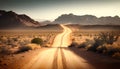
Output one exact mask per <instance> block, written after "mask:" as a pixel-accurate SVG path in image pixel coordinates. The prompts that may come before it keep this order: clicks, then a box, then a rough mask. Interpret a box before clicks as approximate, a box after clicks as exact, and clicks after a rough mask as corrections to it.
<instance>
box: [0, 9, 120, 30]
mask: <svg viewBox="0 0 120 69" xmlns="http://www.w3.org/2000/svg"><path fill="white" fill-rule="evenodd" d="M61 23H71V24H79V25H120V17H119V16H114V17H111V16H108V17H100V18H97V17H96V16H93V15H83V16H78V15H74V14H63V15H61V16H59V17H58V18H56V19H55V20H54V21H53V22H50V21H43V22H38V21H35V20H34V19H32V18H30V17H29V16H27V15H25V14H17V13H15V12H13V11H5V10H0V29H16V28H18V29H19V28H20V29H21V28H22V29H26V28H37V29H38V28H40V27H43V26H47V27H48V26H50V27H53V26H55V25H53V24H56V26H57V24H61ZM47 24H52V26H51V25H47Z"/></svg>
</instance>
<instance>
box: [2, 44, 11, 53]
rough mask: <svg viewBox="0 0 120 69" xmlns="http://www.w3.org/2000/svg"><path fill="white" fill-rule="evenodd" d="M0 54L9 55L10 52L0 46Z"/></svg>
mask: <svg viewBox="0 0 120 69" xmlns="http://www.w3.org/2000/svg"><path fill="white" fill-rule="evenodd" d="M0 54H4V55H7V54H11V51H10V50H9V49H8V48H6V47H5V46H0Z"/></svg>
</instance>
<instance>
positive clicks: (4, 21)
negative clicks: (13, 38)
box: [0, 10, 40, 29]
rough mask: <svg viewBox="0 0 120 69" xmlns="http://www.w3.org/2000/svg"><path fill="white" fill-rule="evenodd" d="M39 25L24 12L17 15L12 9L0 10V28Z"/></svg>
mask: <svg viewBox="0 0 120 69" xmlns="http://www.w3.org/2000/svg"><path fill="white" fill-rule="evenodd" d="M39 25H40V24H39V23H38V22H37V21H34V20H33V19H31V18H30V17H29V16H27V15H25V14H22V15H18V14H16V13H15V12H13V11H4V10H0V28H1V29H4V28H5V29H9V28H26V27H36V26H39Z"/></svg>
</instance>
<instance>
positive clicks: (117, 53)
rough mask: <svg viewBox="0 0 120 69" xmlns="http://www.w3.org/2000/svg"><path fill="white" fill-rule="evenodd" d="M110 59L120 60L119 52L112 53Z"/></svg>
mask: <svg viewBox="0 0 120 69" xmlns="http://www.w3.org/2000/svg"><path fill="white" fill-rule="evenodd" d="M112 57H114V58H118V59H120V52H116V53H114V54H113V55H112Z"/></svg>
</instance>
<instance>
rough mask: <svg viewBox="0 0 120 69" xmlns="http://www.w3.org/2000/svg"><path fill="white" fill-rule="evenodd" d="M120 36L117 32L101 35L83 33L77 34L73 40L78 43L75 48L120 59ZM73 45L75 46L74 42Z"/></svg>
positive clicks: (102, 33) (104, 32)
mask: <svg viewBox="0 0 120 69" xmlns="http://www.w3.org/2000/svg"><path fill="white" fill-rule="evenodd" d="M119 34H120V33H119V32H116V31H113V32H111V31H110V32H107V31H103V32H101V33H99V32H96V33H93V32H81V33H75V34H74V35H73V38H75V42H76V43H77V44H76V45H77V46H75V47H78V48H84V49H86V50H88V51H93V52H97V53H102V54H105V55H109V56H112V57H115V58H120V54H119V53H120V43H119V41H120V38H119ZM79 35H80V36H79ZM71 45H74V42H73V43H72V44H71Z"/></svg>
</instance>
